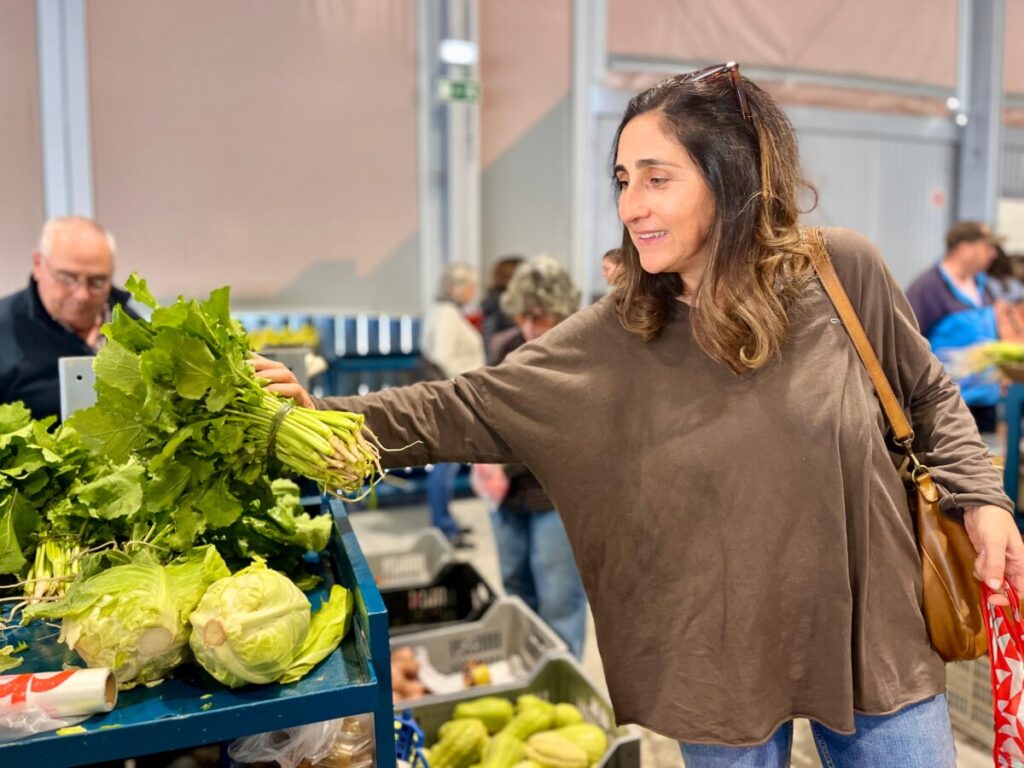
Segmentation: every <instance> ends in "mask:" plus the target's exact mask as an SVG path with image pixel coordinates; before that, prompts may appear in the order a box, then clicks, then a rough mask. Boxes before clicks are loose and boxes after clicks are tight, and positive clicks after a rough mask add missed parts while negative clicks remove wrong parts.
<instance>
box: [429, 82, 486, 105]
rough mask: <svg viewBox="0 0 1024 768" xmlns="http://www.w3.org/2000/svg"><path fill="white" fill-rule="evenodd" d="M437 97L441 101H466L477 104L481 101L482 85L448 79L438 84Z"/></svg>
mask: <svg viewBox="0 0 1024 768" xmlns="http://www.w3.org/2000/svg"><path fill="white" fill-rule="evenodd" d="M437 97H438V98H439V99H440V100H441V101H464V102H468V103H470V104H475V103H476V102H477V101H479V100H480V83H478V82H477V81H476V80H461V79H458V78H452V77H446V78H442V79H441V80H440V81H438V83H437Z"/></svg>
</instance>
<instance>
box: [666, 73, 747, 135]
mask: <svg viewBox="0 0 1024 768" xmlns="http://www.w3.org/2000/svg"><path fill="white" fill-rule="evenodd" d="M726 72H728V73H729V77H730V78H731V79H732V87H733V89H734V90H735V91H736V100H737V101H739V103H740V112H741V113H742V114H743V119H744V120H753V119H754V117H753V114H752V113H751V111H750V104H748V103H747V94H746V93H745V92H744V90H743V81H742V80H741V79H740V65H739V64H737V63H736V62H735V61H727V62H726V63H725V64H715V65H714V66H713V67H705V68H704V69H696V70H694V71H693V72H687V73H686V74H685V75H680V76H679V82H681V83H697V82H700V81H701V80H708V79H710V78H712V77H717V76H718V75H721V74H724V73H726Z"/></svg>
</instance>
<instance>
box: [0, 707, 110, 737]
mask: <svg viewBox="0 0 1024 768" xmlns="http://www.w3.org/2000/svg"><path fill="white" fill-rule="evenodd" d="M89 717H91V715H78V716H75V717H52V716H50V715H49V714H47V713H46V712H44V711H43V710H42V709H39V708H38V707H20V708H18V709H11V710H5V711H3V712H0V743H3V742H5V741H14V740H15V739H23V738H25V737H26V736H31V735H32V734H34V733H44V732H45V731H56V730H57V729H59V728H68V727H69V726H72V725H75V724H76V723H80V722H82V721H83V720H88V719H89Z"/></svg>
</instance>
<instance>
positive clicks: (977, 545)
mask: <svg viewBox="0 0 1024 768" xmlns="http://www.w3.org/2000/svg"><path fill="white" fill-rule="evenodd" d="M964 525H965V526H966V527H967V535H968V536H970V538H971V543H972V544H973V545H974V549H975V551H977V553H978V558H977V559H976V560H975V561H974V575H975V576H976V577H977V579H978V580H979V581H984V582H985V583H986V584H988V586H989V587H990V588H992V589H994V590H999V589H1002V586H1003V579H1004V578H1005V579H1006V581H1008V582H1010V584H1011V585H1012V586H1013V588H1014V589H1015V590H1017V593H1018V594H1024V542H1022V541H1021V538H1020V532H1019V531H1018V530H1017V523H1016V522H1015V521H1014V519H1013V515H1011V514H1010V513H1009V512H1007V511H1006V510H1005V509H1000V508H999V507H993V506H991V505H986V506H981V507H968V508H967V510H966V511H965V512H964ZM989 602H990V603H991V604H992V605H1009V602H1010V601H1009V600H1007V599H1006V597H1005V596H1003V595H993V596H992V597H990V598H989Z"/></svg>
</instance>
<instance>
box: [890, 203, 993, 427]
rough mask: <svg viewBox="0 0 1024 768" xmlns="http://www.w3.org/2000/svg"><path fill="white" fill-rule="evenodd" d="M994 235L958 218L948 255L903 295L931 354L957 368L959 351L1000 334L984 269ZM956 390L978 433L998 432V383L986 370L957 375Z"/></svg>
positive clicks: (980, 225) (982, 226) (984, 227)
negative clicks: (926, 339) (957, 386)
mask: <svg viewBox="0 0 1024 768" xmlns="http://www.w3.org/2000/svg"><path fill="white" fill-rule="evenodd" d="M998 242H999V240H998V238H995V237H994V236H993V235H992V232H991V231H990V230H989V228H988V226H987V225H986V224H983V223H981V222H979V221H961V222H959V223H957V224H954V225H953V226H952V227H951V228H950V230H949V231H948V232H947V233H946V255H945V256H943V257H942V260H941V261H940V262H939V263H938V264H936V265H935V266H934V267H932V268H931V269H929V270H928V271H927V272H925V273H924V274H922V275H921V276H919V277H918V278H917V279H916V280H915V281H914V282H913V284H912V285H911V286H910V288H909V289H907V299H908V300H909V301H910V306H911V307H913V310H914V314H915V315H916V316H917V324H918V326H919V327H920V329H921V333H922V334H924V335H925V336H926V337H927V338H928V341H929V343H930V344H931V346H932V351H933V352H934V353H935V355H936V356H937V357H938V358H939V359H940V360H941V361H942V362H943V363H944V364H945V365H947V366H953V367H956V365H957V360H958V358H959V357H960V356H962V354H963V352H964V351H965V350H966V349H967V348H969V347H971V346H974V345H976V344H980V343H983V342H986V341H995V340H996V339H998V338H999V334H998V331H997V329H996V313H995V309H994V308H993V296H992V293H991V292H990V291H989V278H988V275H987V274H986V270H987V269H988V268H989V266H990V265H991V264H992V262H993V260H994V259H995V257H996V249H995V246H996V245H997V244H998ZM957 384H958V385H959V386H960V394H961V395H962V396H963V398H964V402H966V403H967V407H968V408H969V409H970V411H971V415H972V416H974V420H975V421H976V422H977V424H978V429H980V430H981V431H982V432H995V431H996V422H997V418H996V404H997V403H998V402H999V397H1000V388H999V381H998V380H997V379H996V378H995V376H993V375H992V374H991V372H988V371H985V372H982V373H972V374H969V375H967V376H963V377H961V378H959V379H957Z"/></svg>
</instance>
